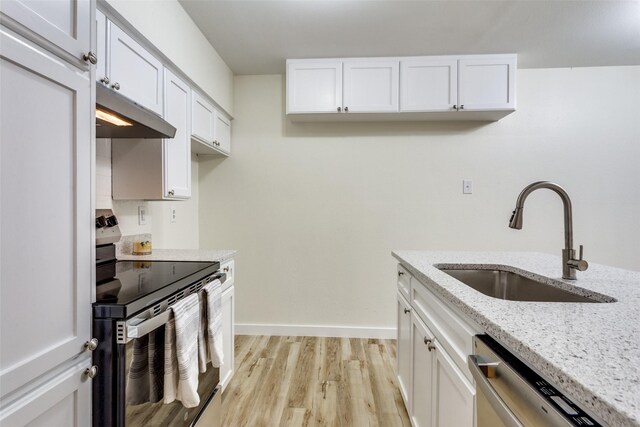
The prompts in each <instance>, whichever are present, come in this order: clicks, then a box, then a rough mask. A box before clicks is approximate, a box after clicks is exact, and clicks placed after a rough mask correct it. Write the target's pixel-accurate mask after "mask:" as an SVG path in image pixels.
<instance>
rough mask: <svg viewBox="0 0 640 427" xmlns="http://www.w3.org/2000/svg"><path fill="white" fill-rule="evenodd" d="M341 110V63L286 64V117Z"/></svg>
mask: <svg viewBox="0 0 640 427" xmlns="http://www.w3.org/2000/svg"><path fill="white" fill-rule="evenodd" d="M341 109H342V62H341V61H339V60H328V61H288V62H287V114H290V113H336V112H338V111H340V110H341Z"/></svg>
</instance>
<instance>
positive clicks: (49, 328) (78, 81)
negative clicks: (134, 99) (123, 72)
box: [0, 0, 95, 427]
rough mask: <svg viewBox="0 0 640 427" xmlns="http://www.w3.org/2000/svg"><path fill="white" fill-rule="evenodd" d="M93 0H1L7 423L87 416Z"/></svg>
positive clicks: (2, 409)
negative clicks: (50, 0)
mask: <svg viewBox="0 0 640 427" xmlns="http://www.w3.org/2000/svg"><path fill="white" fill-rule="evenodd" d="M94 14H95V3H94V2H93V1H76V0H58V1H57V2H55V3H51V2H44V1H32V0H3V1H2V2H1V3H0V22H1V25H0V122H1V123H2V126H1V127H0V147H1V154H0V207H1V209H2V217H1V220H0V237H1V242H2V243H1V246H0V318H1V319H2V321H1V322H0V425H2V426H11V427H13V426H24V425H29V426H78V427H84V426H88V425H90V423H91V422H90V419H91V418H90V413H89V411H90V407H91V405H90V399H91V377H93V376H94V375H95V371H94V370H92V369H91V368H92V367H91V354H90V353H91V352H90V350H89V347H90V346H87V345H85V343H88V341H89V340H90V333H91V329H90V325H91V317H90V315H91V312H90V308H91V298H92V292H91V289H92V286H93V281H94V278H93V271H92V259H93V255H92V254H93V250H94V249H93V248H94V242H93V234H92V233H93V231H92V230H93V218H94V215H93V202H92V186H93V162H94V160H93V158H94V156H93V154H94V147H95V141H94V135H95V120H94V109H95V89H94V78H93V76H92V74H93V72H94V71H93V70H92V63H94V62H95V55H94V54H93V53H92V49H91V46H92V37H91V34H92V33H93V29H94V28H93V27H94V24H93V22H94V16H95V15H94Z"/></svg>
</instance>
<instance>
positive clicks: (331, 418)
mask: <svg viewBox="0 0 640 427" xmlns="http://www.w3.org/2000/svg"><path fill="white" fill-rule="evenodd" d="M235 352H236V359H235V362H236V372H235V374H234V376H233V379H232V380H231V382H230V383H229V385H228V386H227V389H226V390H225V392H224V393H223V395H222V410H223V420H224V421H223V426H225V427H241V426H250V427H259V426H263V427H272V426H274V427H278V426H282V427H285V426H286V427H288V426H339V427H352V426H353V427H360V426H379V427H393V426H410V425H411V423H410V422H409V417H408V415H407V411H406V409H405V407H404V403H403V401H402V397H401V396H400V391H399V389H398V385H397V380H396V375H395V358H396V344H395V341H391V340H376V339H370V340H367V339H354V338H315V337H275V336H274V337H270V336H236V339H235Z"/></svg>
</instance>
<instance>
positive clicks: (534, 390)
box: [468, 335, 602, 427]
mask: <svg viewBox="0 0 640 427" xmlns="http://www.w3.org/2000/svg"><path fill="white" fill-rule="evenodd" d="M473 348H474V354H472V355H470V356H469V361H468V362H469V369H470V370H471V373H472V375H473V378H474V379H475V382H476V426H477V427H499V426H508V427H523V426H524V427H529V426H535V427H537V426H541V427H556V426H580V427H585V426H602V424H600V423H598V422H597V421H595V420H594V419H593V418H592V417H591V416H589V415H587V414H586V413H585V412H584V411H583V410H582V409H580V408H579V407H578V406H577V405H576V404H575V403H573V402H572V401H571V399H569V398H568V397H567V396H565V395H563V394H562V393H560V392H559V391H558V390H557V389H556V388H554V387H553V386H552V385H551V384H549V383H548V382H547V381H545V380H544V379H543V378H542V377H540V375H538V374H536V373H535V372H534V371H533V370H532V369H531V368H529V367H528V366H526V365H525V364H524V363H523V362H521V361H520V360H519V359H518V358H516V357H515V356H514V355H513V354H511V353H509V352H508V351H507V350H506V349H505V348H504V347H502V346H501V345H500V344H498V343H497V342H496V341H495V340H494V339H492V338H491V337H489V336H488V335H476V336H475V337H474V339H473Z"/></svg>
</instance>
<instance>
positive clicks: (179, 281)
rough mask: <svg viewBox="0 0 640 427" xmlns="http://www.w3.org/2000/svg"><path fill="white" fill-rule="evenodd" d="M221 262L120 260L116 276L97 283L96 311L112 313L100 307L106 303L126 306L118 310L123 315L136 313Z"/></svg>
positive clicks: (189, 282) (205, 274)
mask: <svg viewBox="0 0 640 427" xmlns="http://www.w3.org/2000/svg"><path fill="white" fill-rule="evenodd" d="M219 266H220V263H218V262H185V261H118V262H117V263H116V265H115V276H114V278H113V279H112V280H107V281H105V282H103V283H101V284H99V285H98V286H97V287H96V302H95V304H94V314H96V315H99V313H103V315H99V317H112V316H106V315H105V314H104V313H105V312H104V308H102V309H101V308H100V307H105V306H110V307H114V306H117V307H122V309H119V310H116V311H115V312H117V313H121V314H122V315H130V314H134V312H135V311H139V310H142V309H144V308H146V307H148V306H151V305H153V304H156V303H157V302H159V301H160V300H162V299H164V298H166V297H168V296H169V295H171V294H172V293H174V292H177V291H178V290H180V289H183V288H185V287H187V286H190V285H191V284H193V283H196V282H197V281H199V280H201V279H203V278H204V277H206V276H208V275H210V274H212V273H214V272H215V271H216V270H218V268H219ZM114 308H115V307H114ZM113 317H121V315H114V316H113Z"/></svg>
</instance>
